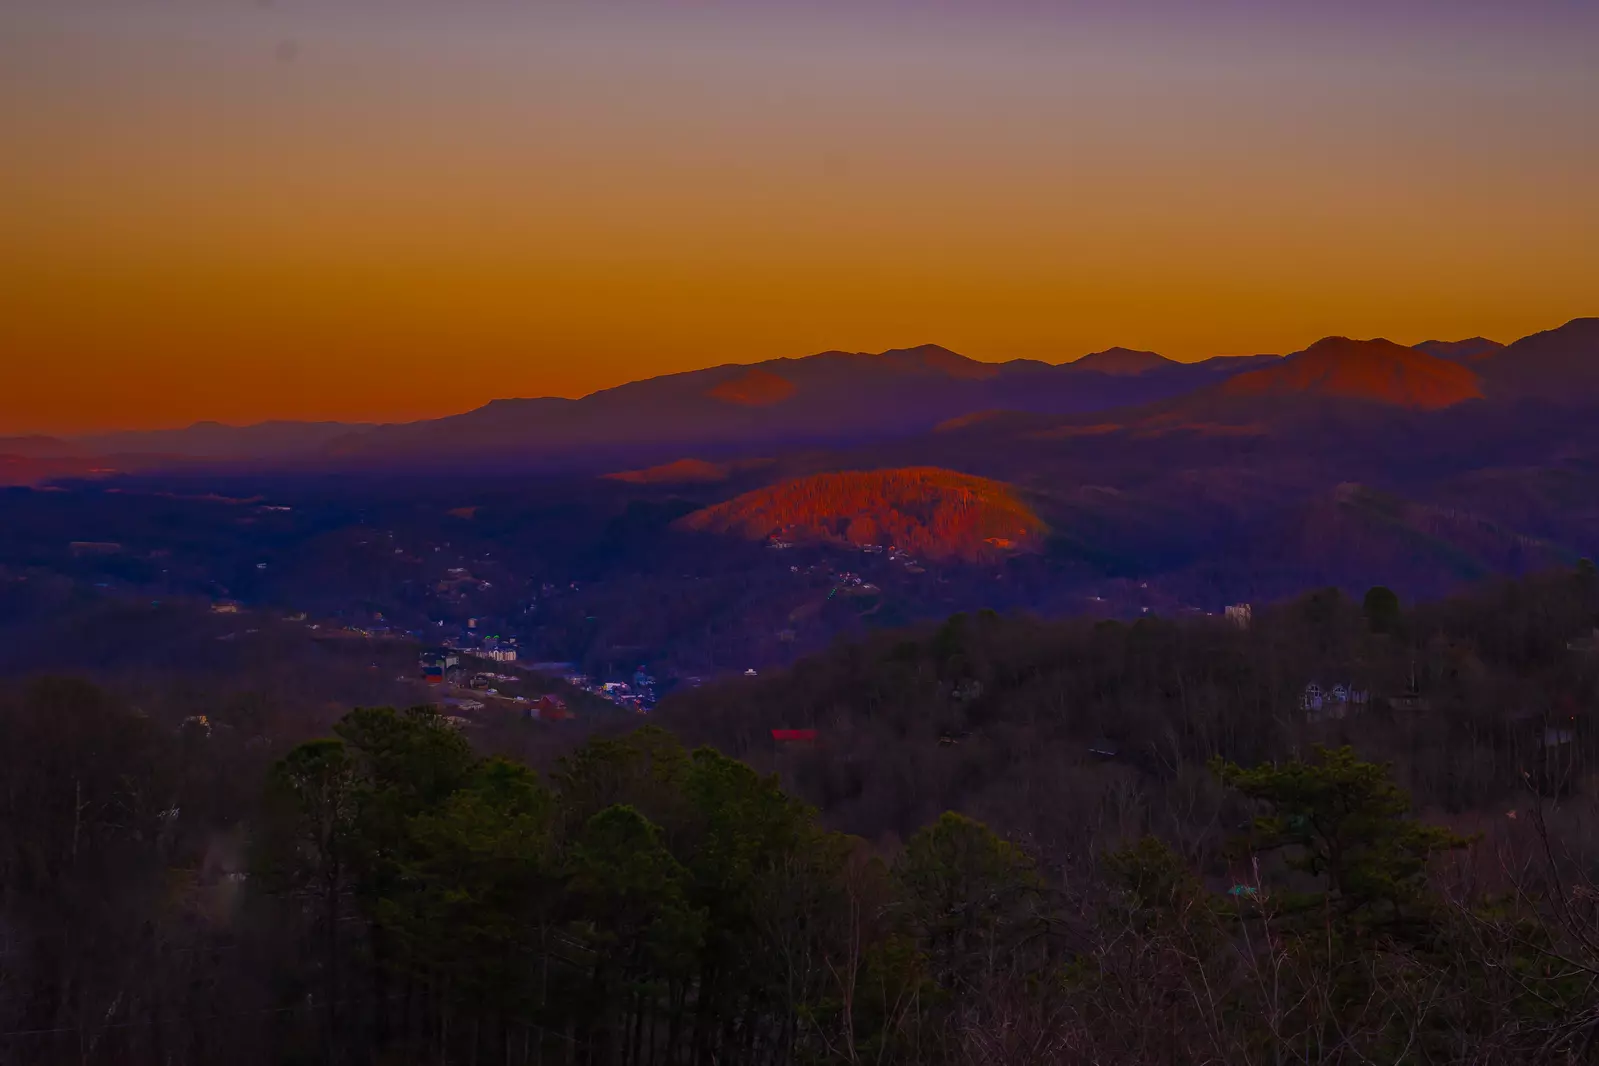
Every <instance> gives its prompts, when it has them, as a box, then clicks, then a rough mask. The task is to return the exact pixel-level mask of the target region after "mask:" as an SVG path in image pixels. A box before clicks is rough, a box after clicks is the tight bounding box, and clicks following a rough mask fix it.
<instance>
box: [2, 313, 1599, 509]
mask: <svg viewBox="0 0 1599 1066" xmlns="http://www.w3.org/2000/svg"><path fill="white" fill-rule="evenodd" d="M1326 400H1339V401H1350V402H1352V403H1355V404H1357V405H1364V407H1365V410H1363V411H1362V412H1361V413H1359V414H1356V415H1350V416H1349V417H1380V416H1381V412H1383V411H1384V410H1409V411H1444V410H1448V409H1453V408H1455V407H1457V406H1460V405H1471V404H1479V405H1486V406H1502V405H1504V404H1524V403H1528V402H1534V403H1542V404H1546V405H1552V406H1556V407H1560V408H1567V409H1569V408H1572V407H1574V406H1577V407H1580V406H1587V405H1592V404H1599V318H1586V319H1576V320H1573V321H1571V322H1568V323H1567V324H1565V325H1564V326H1561V327H1559V328H1557V329H1553V330H1549V331H1546V332H1543V333H1537V334H1533V335H1532V336H1529V337H1524V338H1521V339H1520V340H1517V341H1515V342H1514V343H1511V344H1509V345H1499V344H1497V343H1496V342H1493V341H1489V340H1486V339H1484V338H1480V337H1477V338H1470V339H1466V340H1461V341H1427V342H1424V343H1422V344H1420V345H1416V346H1415V347H1404V346H1401V345H1398V344H1394V343H1392V342H1389V341H1386V340H1381V339H1376V340H1351V339H1348V338H1342V337H1329V338H1325V339H1323V340H1321V341H1318V342H1316V343H1315V344H1312V345H1310V346H1309V347H1307V348H1305V349H1303V350H1301V351H1298V352H1294V353H1291V354H1289V355H1287V356H1282V357H1279V356H1271V355H1257V356H1242V357H1217V358H1212V359H1207V360H1203V361H1200V362H1195V363H1179V362H1176V361H1173V360H1169V359H1166V358H1164V357H1162V356H1160V355H1159V354H1157V353H1155V352H1148V351H1138V350H1133V349H1128V348H1110V349H1107V350H1105V351H1101V352H1094V353H1091V354H1089V355H1086V356H1083V357H1082V358H1080V359H1077V360H1075V361H1072V362H1068V363H1062V364H1050V363H1045V362H1041V361H1036V360H1013V361H1010V362H1001V363H989V362H980V361H977V360H973V359H969V358H967V357H965V356H962V355H960V354H958V353H956V352H953V351H951V350H949V349H947V348H943V347H940V346H938V345H935V344H924V345H919V346H916V347H912V348H899V349H892V350H889V351H885V352H881V353H876V354H868V353H861V352H843V351H830V352H822V353H819V354H817V355H812V356H807V357H803V358H786V359H773V360H767V361H765V362H761V363H755V364H747V365H746V364H728V365H723V366H715V367H710V368H707V369H704V370H697V371H690V372H687V373H679V374H670V375H665V376H661V377H655V378H649V379H645V380H641V381H635V382H630V383H628V384H625V385H620V386H617V387H615V388H611V389H605V390H602V391H599V392H595V393H592V394H590V395H588V396H585V397H582V398H580V399H562V398H553V397H547V398H540V399H504V400H495V401H492V402H490V403H488V404H486V405H484V406H482V407H480V408H477V409H475V410H472V411H467V412H465V413H462V414H458V415H451V416H448V417H444V418H437V419H430V420H424V421H419V422H410V423H397V424H387V425H354V424H341V423H336V422H318V423H309V422H268V423H261V424H257V425H251V426H226V425H221V424H218V423H214V422H211V423H198V424H196V425H193V426H190V427H187V428H184V429H174V430H156V431H138V432H123V433H107V434H98V435H93V436H86V437H80V438H76V439H71V440H65V439H56V438H48V437H29V438H10V439H0V477H5V478H6V480H8V481H11V482H13V483H16V482H26V481H28V480H37V479H38V478H40V477H59V476H73V475H75V474H77V475H83V474H87V473H89V472H92V471H104V470H107V469H114V470H147V469H150V468H152V467H160V466H162V465H170V464H175V463H178V464H192V463H196V462H201V463H212V464H214V463H224V464H229V463H231V464H238V463H248V464H254V465H257V466H259V465H262V464H266V465H273V466H283V467H286V468H292V469H301V470H303V469H344V470H352V469H353V470H361V469H390V470H393V469H400V470H427V469H439V470H451V471H458V470H461V469H463V468H474V469H482V470H485V471H494V470H514V469H522V470H530V471H559V470H570V471H587V472H590V473H610V472H613V471H625V470H636V469H640V468H648V467H651V466H654V465H659V464H664V463H672V462H675V461H680V460H685V459H694V460H696V461H700V462H707V463H713V464H714V463H719V462H727V461H732V460H739V459H747V458H750V457H752V456H756V455H761V456H766V455H770V454H773V453H776V452H779V451H782V450H795V449H816V448H823V449H837V448H855V447H861V446H867V445H872V444H879V443H884V442H889V441H893V440H898V439H905V438H914V437H918V436H921V435H923V434H927V433H930V432H932V431H934V430H935V429H936V428H938V427H941V426H943V427H950V426H956V425H961V424H970V423H973V422H979V421H985V420H988V421H992V420H993V419H995V418H998V419H999V420H1001V421H1006V420H1010V421H1014V420H1016V419H1017V418H1023V419H1031V420H1033V422H1035V423H1038V422H1039V421H1040V420H1043V421H1044V422H1050V426H1049V427H1048V428H1051V429H1053V430H1054V431H1056V432H1059V433H1061V434H1064V435H1074V434H1081V433H1083V432H1085V429H1091V428H1092V425H1095V424H1097V425H1105V424H1116V425H1122V424H1129V425H1130V424H1134V423H1139V424H1143V425H1144V426H1145V429H1146V430H1147V431H1159V430H1160V427H1161V426H1162V425H1164V426H1166V427H1168V428H1169V427H1171V426H1175V425H1183V424H1194V425H1210V426H1211V427H1212V429H1213V431H1216V432H1228V433H1232V434H1237V433H1241V432H1248V431H1249V427H1251V426H1255V427H1258V426H1260V425H1264V424H1268V423H1273V422H1277V421H1280V420H1281V419H1282V418H1283V417H1284V414H1285V412H1288V411H1291V410H1294V409H1295V405H1296V404H1299V403H1302V402H1304V401H1326ZM1130 412H1133V413H1130ZM1110 414H1114V415H1115V417H1114V418H1111V417H1109V415H1110ZM1088 415H1091V416H1093V421H1092V423H1091V424H1090V425H1089V426H1087V427H1085V426H1084V425H1083V424H1082V422H1081V418H1080V416H1088ZM1102 415H1104V416H1106V417H1100V416H1102ZM1051 420H1058V421H1051ZM1218 427H1231V428H1225V429H1223V428H1218ZM1036 428H1040V429H1041V430H1042V429H1044V428H1045V427H1043V426H1042V425H1040V426H1038V427H1036Z"/></svg>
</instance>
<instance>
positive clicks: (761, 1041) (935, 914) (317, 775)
mask: <svg viewBox="0 0 1599 1066" xmlns="http://www.w3.org/2000/svg"><path fill="white" fill-rule="evenodd" d="M1596 621H1599V574H1596V572H1595V570H1594V568H1593V567H1592V566H1591V565H1587V564H1585V565H1583V566H1581V567H1579V568H1577V569H1575V570H1566V571H1561V572H1557V573H1551V574H1547V575H1544V576H1542V577H1539V578H1537V579H1530V580H1527V581H1523V582H1518V583H1506V584H1504V585H1501V586H1496V587H1493V588H1489V589H1484V590H1482V591H1480V592H1479V593H1477V594H1476V595H1474V596H1472V597H1471V598H1468V599H1462V600H1457V601H1451V602H1445V603H1439V604H1433V605H1426V606H1422V607H1414V608H1410V609H1406V608H1404V607H1403V606H1402V605H1401V604H1400V603H1399V602H1398V601H1397V599H1396V598H1395V597H1393V596H1392V595H1391V594H1389V593H1387V592H1386V590H1381V589H1376V590H1373V591H1372V593H1371V594H1369V595H1368V596H1367V597H1365V599H1364V601H1363V602H1351V601H1349V600H1347V599H1345V598H1343V597H1341V596H1339V595H1337V594H1335V593H1319V594H1314V595H1311V596H1308V597H1306V598H1304V599H1302V600H1300V601H1298V602H1295V603H1292V604H1287V605H1283V606H1281V607H1278V608H1272V609H1261V610H1257V612H1256V613H1255V616H1254V618H1253V620H1252V624H1251V625H1250V626H1248V627H1247V628H1243V627H1237V626H1233V625H1230V624H1227V623H1222V622H1219V621H1215V620H1203V619H1201V620H1196V621H1192V622H1170V621H1165V620H1158V619H1146V620H1143V621H1140V622H1138V623H1136V624H1133V625H1122V624H1118V623H1099V624H1094V623H1087V622H1084V623H1040V622H1035V621H1030V620H1027V619H1023V618H1004V617H1000V616H995V615H976V616H959V617H956V618H954V619H951V620H949V621H948V622H946V623H943V624H941V625H939V626H936V627H930V628H926V629H922V630H907V631H899V632H895V633H886V634H883V635H881V636H880V637H878V638H874V639H873V640H872V641H870V642H868V643H865V644H859V645H844V646H839V647H838V648H835V649H834V650H832V651H830V652H828V653H826V654H824V655H821V656H818V657H816V658H813V659H810V660H806V661H805V662H803V663H801V664H800V665H799V666H798V667H797V668H795V669H794V670H792V671H790V672H788V673H786V674H781V675H774V676H772V677H771V678H761V679H759V680H758V681H737V682H730V683H727V684H721V685H713V686H707V687H706V688H704V689H701V690H698V691H696V692H691V693H687V694H685V695H684V696H682V697H679V698H676V699H675V700H673V701H669V703H668V704H667V705H666V706H664V707H663V710H662V712H661V726H664V728H662V727H661V726H656V727H651V728H646V729H643V730H638V731H633V732H616V733H614V734H610V735H601V736H593V737H591V738H590V739H589V740H587V741H586V742H584V743H583V744H582V745H581V746H578V747H575V748H570V747H569V748H566V749H565V750H558V749H555V748H552V747H551V744H552V742H555V741H556V740H557V739H558V738H556V737H555V735H554V734H551V733H550V732H548V731H547V730H544V729H543V728H542V727H540V726H539V725H538V724H537V723H527V729H526V730H524V731H522V732H521V733H520V734H517V733H503V732H502V733H497V734H496V735H495V739H494V741H493V742H492V745H489V746H484V747H482V748H480V749H479V750H474V748H473V747H472V745H471V744H470V743H469V742H468V740H467V739H466V738H465V737H464V736H463V735H462V734H461V733H459V732H457V731H455V730H454V729H452V728H450V727H449V726H448V724H447V723H445V722H444V721H443V720H442V719H440V718H438V717H437V716H436V715H435V714H434V713H433V712H432V711H430V710H425V709H418V710H411V711H394V710H386V709H365V710H356V711H353V712H351V713H350V714H348V715H347V716H346V717H345V718H344V719H343V720H342V721H341V722H340V723H339V724H338V725H337V727H336V728H335V729H334V730H333V735H332V736H330V737H327V738H324V739H317V740H312V741H309V742H306V743H301V744H298V745H297V746H294V747H287V746H286V745H282V744H279V743H278V742H276V741H274V739H273V738H272V737H271V736H270V735H268V734H267V733H266V732H264V727H263V726H262V725H261V724H259V723H254V722H252V721H251V720H250V719H249V718H248V717H247V716H244V715H236V714H234V713H232V712H231V711H228V710H227V709H221V710H219V713H218V714H217V715H216V717H215V718H214V719H211V720H208V721H206V722H203V723H202V722H196V721H176V722H174V721H170V720H167V719H164V718H162V717H161V716H159V715H152V714H150V713H148V712H147V711H141V710H140V709H138V708H135V707H133V706H130V705H128V704H127V703H126V702H125V701H124V700H122V699H121V698H120V697H119V696H118V695H116V694H114V693H107V692H102V691H99V690H96V689H93V688H90V687H88V686H86V685H84V684H83V683H81V682H72V681H54V682H37V683H34V684H33V685H31V686H30V687H27V688H26V689H25V690H22V691H18V692H14V693H11V694H9V695H7V696H6V697H5V702H4V705H3V706H0V781H3V782H4V788H3V790H0V804H3V808H0V831H3V834H4V836H3V838H0V886H3V896H0V923H3V925H0V928H3V929H4V930H5V935H6V941H7V943H6V952H5V955H4V966H5V977H6V980H5V981H4V983H3V984H0V1040H3V1041H4V1042H5V1043H4V1045H3V1050H0V1058H3V1059H4V1060H5V1061H17V1062H66V1061H72V1062H79V1063H85V1062H107V1063H113V1062H114V1063H134V1064H140V1063H157V1062H160V1063H179V1064H184V1063H209V1062H219V1061H226V1062H237V1063H254V1062H262V1063H265V1062H340V1063H367V1062H385V1063H387V1062H399V1063H411V1062H445V1063H474V1062H476V1063H517V1064H521V1063H535V1062H550V1063H567V1062H569V1063H594V1064H601V1063H604V1064H642V1063H652V1062H653V1063H695V1064H699V1063H713V1062H724V1063H725V1062H740V1063H800V1062H817V1063H823V1062H838V1063H858V1062H866V1061H870V1062H884V1063H951V1064H954V1063H994V1064H999V1063H1004V1064H1012V1063H1040V1064H1043V1063H1073V1064H1075V1063H1115V1064H1127V1066H1132V1064H1135V1063H1140V1064H1141V1063H1149V1062H1172V1063H1177V1062H1192V1061H1213V1062H1223V1061H1225V1062H1243V1063H1256V1062H1259V1063H1265V1062H1280V1061H1298V1062H1318V1063H1332V1062H1340V1063H1342V1062H1350V1063H1353V1062H1400V1061H1404V1062H1409V1061H1416V1062H1448V1063H1512V1062H1515V1063H1520V1062H1527V1063H1534V1062H1538V1063H1543V1062H1547V1063H1556V1062H1572V1061H1580V1060H1582V1058H1583V1056H1584V1055H1585V1054H1586V1053H1587V1049H1588V1048H1589V1046H1590V1040H1591V1034H1593V1033H1594V1032H1595V1024H1594V1020H1595V1018H1599V999H1596V998H1595V995H1594V992H1593V984H1592V982H1591V980H1590V979H1589V975H1591V974H1592V973H1594V972H1599V953H1596V951H1595V949H1594V947H1593V945H1594V944H1595V943H1599V914H1596V912H1595V911H1594V909H1593V906H1592V900H1593V899H1595V898H1599V891H1596V890H1595V887H1594V885H1593V883H1592V882H1590V880H1589V878H1588V876H1587V875H1588V873H1589V871H1590V870H1591V868H1592V867H1591V866H1590V863H1591V861H1592V859H1593V857H1594V856H1595V854H1596V853H1595V849H1594V846H1593V845H1594V843H1595V841H1596V839H1599V838H1595V837H1593V836H1592V835H1591V828H1592V818H1591V814H1592V811H1593V798H1594V795H1595V788H1594V785H1595V778H1594V770H1595V768H1596V765H1599V764H1596V762H1595V740H1596V737H1599V733H1596V731H1595V729H1594V722H1593V717H1592V716H1593V714H1594V712H1595V709H1596V706H1599V699H1596V697H1599V660H1596V658H1595V647H1594V637H1595V632H1594V630H1595V624H1596ZM1312 680H1314V681H1317V682H1319V685H1320V689H1321V690H1322V691H1324V692H1325V694H1326V695H1327V696H1328V697H1329V698H1328V699H1327V700H1325V701H1323V702H1321V703H1320V704H1316V705H1312V704H1310V703H1308V702H1307V700H1306V697H1307V693H1306V685H1307V683H1309V682H1310V681H1312ZM1340 685H1342V686H1346V695H1348V690H1349V689H1352V690H1353V691H1354V692H1355V693H1358V694H1359V695H1358V696H1353V695H1351V696H1349V699H1348V702H1346V703H1337V702H1336V701H1334V700H1332V699H1331V698H1330V697H1331V694H1332V692H1333V690H1334V689H1335V687H1337V686H1340ZM773 729H783V730H790V731H791V732H785V733H783V734H781V735H782V736H783V737H785V738H788V739H783V740H778V739H775V738H774V737H773V734H772V732H771V731H772V730H773ZM809 729H815V730H816V733H815V734H814V737H813V736H812V735H811V734H809V733H808V732H805V730H809ZM794 730H797V731H798V732H792V731H794ZM704 740H710V741H714V745H715V746H711V745H704V746H699V747H694V745H696V744H700V742H701V741H704ZM491 747H492V750H490V749H491ZM529 764H537V766H538V767H539V768H540V772H535V770H534V769H531V768H530V765H529ZM767 768H771V769H775V770H776V771H777V772H776V773H775V774H772V775H766V774H765V773H763V771H765V770H766V769H767ZM950 810H954V811H956V812H958V813H948V811H950Z"/></svg>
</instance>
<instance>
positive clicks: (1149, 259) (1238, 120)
mask: <svg viewBox="0 0 1599 1066" xmlns="http://www.w3.org/2000/svg"><path fill="white" fill-rule="evenodd" d="M1200 8H1203V9H1204V14H1199V13H1198V9H1200ZM1335 8H1336V13H1334V11H1333V9H1335ZM1596 54H1599V13H1596V9H1595V8H1594V7H1592V6H1591V5H1578V4H1569V3H1568V4H1560V3H1553V2H1549V3H1541V2H1529V3H1518V4H1514V5H1512V4H1488V3H1470V2H1468V3H1449V4H1445V3H1391V4H1382V5H1378V4H1364V3H1354V4H1338V5H1332V4H1328V5H1313V4H1309V3H1284V4H1270V5H1268V4H1265V3H1241V2H1239V3H1230V4H1225V3H1224V4H1216V5H1210V4H1206V5H1189V4H1178V3H1175V2H1171V3H1157V2H1142V3H1135V4H1128V5H1115V6H1114V7H1112V5H1108V4H1107V5H1099V4H1069V3H1067V4H1042V3H1040V4H1031V3H1023V2H1021V0H1005V2H1000V3H992V4H970V5H964V4H962V5H957V4H952V3H947V4H933V5H912V4H910V3H892V2H888V0H873V2H870V3H857V4H844V3H807V4H799V3H793V4H788V3H779V2H776V0H768V2H756V3H742V4H735V3H699V4H692V5H689V4H678V3H653V4H643V3H620V2H613V3H581V4H580V3H575V2H573V3H567V2H549V3H528V4H516V3H510V2H487V0H473V2H463V3H449V4H444V3H421V2H392V0H391V2H385V3H379V2H377V0H372V2H357V0H327V2H322V3H311V2H309V0H305V2H293V0H277V2H264V3H259V4H245V3H221V2H217V0H208V2H199V0H193V2H189V0H150V2H142V3H129V2H126V0H122V2H115V3H113V2H109V0H94V2H82V3H70V4H69V3H63V2H61V0H23V2H20V3H17V2H13V3H10V4H7V5H5V6H4V7H0V144H3V145H4V146H5V152H4V157H5V160H6V163H5V165H4V166H3V167H0V234H3V239H0V360H3V362H4V365H5V367H6V371H7V373H6V375H5V380H6V385H7V387H6V388H5V389H4V390H3V392H0V434H5V433H23V432H62V433H68V432H76V431H86V430H92V429H102V428H111V427H144V426H164V425H178V424H183V423H186V422H189V421H193V420H196V419H201V418H214V419H219V420H223V421H233V422H248V421H256V420H262V419H269V418H310V419H342V420H352V421H386V420H402V419H411V418H419V417H425V416H434V415H440V414H445V413H449V412H453V411H459V410H464V409H466V408H470V407H473V406H476V405H478V404H481V403H483V402H485V401H487V400H489V399H491V398H495V397H504V396H539V395H566V396H575V395H580V394H583V393H586V392H589V391H592V390H594V389H598V388H603V387H607V386H611V385H615V384H618V383H621V382H623V381H627V380H631V379H636V378H639V377H644V376H648V375H651V374H658V373H666V372H671V371H676V370H686V369H692V368H697V367H703V366H708V365H713V364H717V363H725V362H754V361H758V360H761V359H767V358H773V357H777V356H793V355H804V354H808V353H810V352H814V351H820V350H824V349H829V348H844V349H848V350H870V351H876V350H880V349H884V348H889V347H894V346H901V345H912V344H918V343H922V342H929V341H931V342H937V343H939V344H943V345H946V346H948V347H950V348H953V349H955V350H957V351H960V352H962V353H964V354H967V355H970V356H972V357H974V358H979V359H987V360H1000V359H1010V358H1016V357H1029V358H1038V359H1046V360H1049V361H1052V362H1060V361H1063V360H1066V359H1071V358H1075V357H1077V356H1079V355H1081V354H1083V353H1085V352H1088V351H1093V350H1097V349H1101V348H1106V347H1109V346H1111V345H1115V344H1125V345H1128V346H1131V347H1135V348H1142V349H1151V350H1155V351H1159V352H1161V353H1163V354H1166V355H1168V356H1171V357H1173V358H1179V359H1196V358H1201V357H1205V356H1209V355H1215V354H1245V353H1255V352H1284V351H1290V350H1295V349H1298V348H1303V347H1305V346H1306V345H1308V344H1310V343H1311V342H1312V341H1314V340H1316V339H1317V338H1318V337H1321V336H1324V335H1328V334H1340V335H1348V336H1354V337H1374V336H1384V337H1388V338H1389V339H1392V340H1395V341H1398V342H1400V343H1402V344H1413V343H1416V342H1419V341H1422V340H1424V339H1428V338H1434V337H1438V338H1443V339H1453V338H1457V337H1467V336H1473V335H1477V334H1482V335H1486V336H1489V337H1494V338H1497V339H1499V340H1504V341H1508V340H1512V339H1514V338H1516V337H1518V336H1521V335H1524V334H1526V333H1530V332H1533V331H1534V330H1538V329H1545V328H1549V327H1552V326H1555V325H1558V324H1560V323H1562V322H1564V321H1566V320H1567V319H1569V318H1572V317H1575V316H1578V315H1581V314H1592V313H1593V309H1594V303H1593V301H1594V297H1595V294H1596V293H1599V196H1596V195H1595V193H1594V175H1595V174H1596V173H1599V123H1596V122H1595V121H1594V120H1593V116H1594V115H1595V114H1599V66H1596V64H1595V63H1594V61H1593V57H1594V56H1595V55H1596Z"/></svg>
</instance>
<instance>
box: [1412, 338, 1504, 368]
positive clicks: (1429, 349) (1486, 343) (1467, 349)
mask: <svg viewBox="0 0 1599 1066" xmlns="http://www.w3.org/2000/svg"><path fill="white" fill-rule="evenodd" d="M1411 347H1412V348H1414V349H1416V351H1418V352H1426V353H1427V354H1428V355H1436V356H1437V357H1438V358H1440V359H1453V360H1455V361H1456V362H1457V363H1480V362H1482V361H1483V360H1484V359H1487V358H1488V357H1489V356H1491V355H1493V354H1494V353H1496V352H1498V351H1500V350H1502V349H1503V348H1504V345H1503V344H1500V343H1499V342H1498V341H1491V340H1489V339H1488V338H1487V337H1467V338H1466V339H1465V340H1463V341H1422V342H1421V343H1420V344H1412V345H1411Z"/></svg>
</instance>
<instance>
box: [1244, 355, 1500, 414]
mask: <svg viewBox="0 0 1599 1066" xmlns="http://www.w3.org/2000/svg"><path fill="white" fill-rule="evenodd" d="M1220 391H1221V393H1222V394H1223V395H1227V396H1260V397H1271V396H1285V395H1288V396H1291V395H1313V396H1323V397H1330V398H1336V399H1344V400H1365V401H1369V402H1371V403H1380V404H1389V405H1392V406H1395V407H1412V408H1420V409H1422V410H1437V409H1439V408H1443V407H1451V406H1453V405H1455V404H1457V403H1464V402H1465V401H1467V400H1475V399H1481V398H1482V387H1481V385H1480V384H1479V382H1478V381H1477V376H1476V374H1474V373H1472V371H1471V370H1469V369H1467V368H1466V367H1463V366H1461V365H1460V364H1458V363H1454V362H1450V361H1449V360H1446V359H1441V358H1439V357H1437V356H1433V355H1428V354H1427V353H1425V352H1419V351H1417V350H1416V349H1414V348H1406V347H1403V346H1402V345H1398V344H1394V343H1393V342H1392V341H1386V340H1380V339H1379V340H1369V341H1359V340H1350V339H1349V338H1347V337H1326V338H1323V339H1322V340H1319V341H1317V342H1316V343H1315V344H1312V345H1311V346H1310V347H1309V348H1306V349H1305V350H1304V351H1302V352H1295V353H1294V354H1293V355H1290V356H1288V357H1287V358H1285V359H1284V360H1283V361H1282V363H1281V364H1280V365H1278V366H1272V367H1265V368H1263V369H1260V370H1251V371H1249V372H1248V373H1244V374H1239V375H1238V376H1237V377H1235V378H1232V379H1230V380H1229V381H1227V382H1226V383H1225V384H1223V385H1222V386H1221V388H1220Z"/></svg>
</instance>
